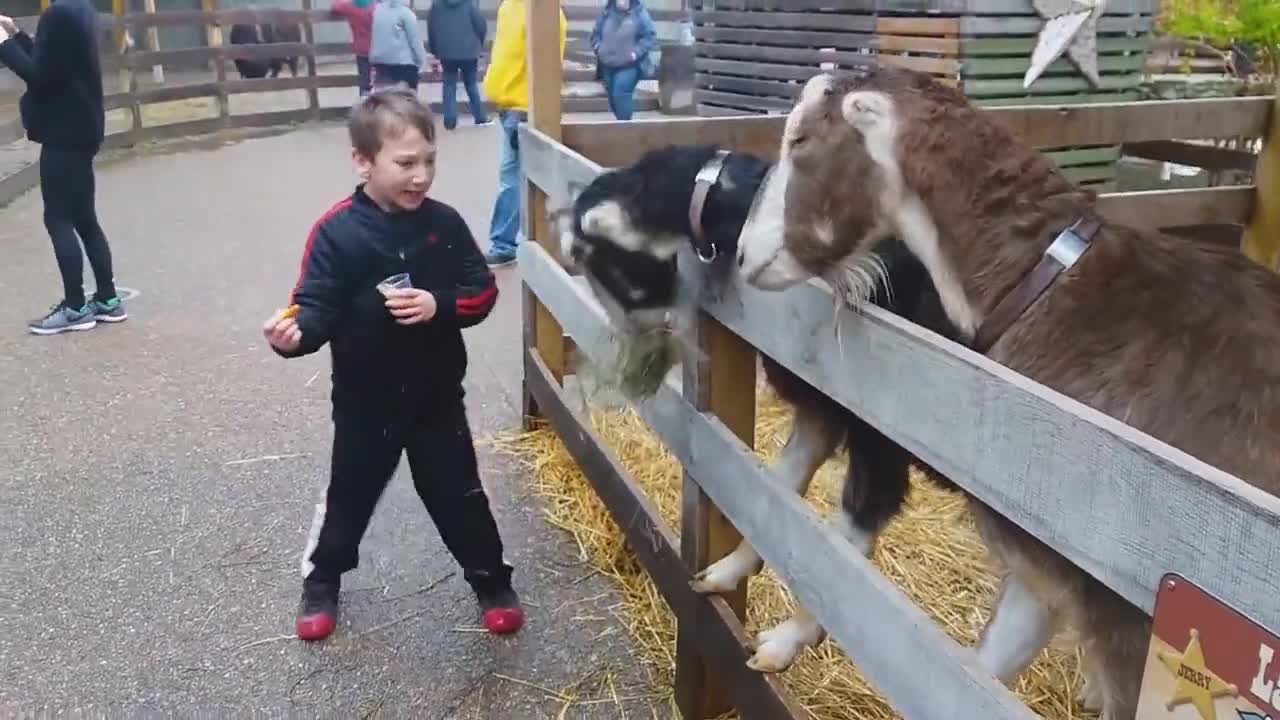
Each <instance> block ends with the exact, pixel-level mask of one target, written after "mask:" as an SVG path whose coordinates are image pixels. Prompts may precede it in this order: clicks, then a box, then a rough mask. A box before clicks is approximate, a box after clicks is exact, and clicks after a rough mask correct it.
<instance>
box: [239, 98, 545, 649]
mask: <svg viewBox="0 0 1280 720" xmlns="http://www.w3.org/2000/svg"><path fill="white" fill-rule="evenodd" d="M434 122H435V120H434V118H433V116H432V113H431V110H430V109H429V108H428V107H427V106H426V105H424V104H422V103H421V102H419V101H418V99H417V98H416V97H414V96H413V94H412V93H409V92H404V91H395V90H392V91H379V92H374V93H371V94H370V95H369V96H368V97H366V98H365V99H364V100H363V101H361V103H360V104H359V105H358V106H357V107H356V108H355V110H354V111H353V112H352V115H351V120H350V134H351V142H352V146H353V148H354V151H355V152H354V157H355V161H356V166H357V168H358V170H359V172H360V175H361V176H362V177H363V178H364V179H365V182H364V183H363V184H361V185H360V186H358V187H357V188H356V190H355V192H354V193H353V194H352V195H351V196H350V197H348V198H346V199H344V200H342V201H341V202H339V203H338V204H336V205H334V206H333V207H332V208H331V209H330V210H329V211H328V212H326V213H325V214H324V215H323V216H322V217H321V218H320V220H319V221H318V222H317V223H316V224H315V227H314V228H312V231H311V235H310V237H309V238H308V239H307V244H306V249H305V250H304V251H303V256H302V270H301V277H300V278H299V281H298V284H297V287H296V288H295V290H294V293H293V297H292V305H291V306H290V307H289V309H288V310H286V311H282V312H278V313H276V314H275V315H273V316H272V317H271V318H270V319H269V320H268V321H267V323H266V325H265V326H264V327H263V334H264V335H265V336H266V338H267V341H268V342H269V343H270V344H271V347H272V348H274V349H275V351H276V352H277V353H278V354H280V355H282V356H284V357H299V356H302V355H306V354H309V353H313V352H315V351H317V350H319V349H320V348H321V346H323V345H324V344H325V343H326V342H327V343H328V344H329V349H330V353H331V355H332V358H333V375H332V376H333V392H332V398H333V420H334V438H333V461H332V470H331V473H332V474H331V476H330V479H329V486H328V490H327V492H326V495H325V499H324V501H323V502H322V503H320V504H319V505H317V506H316V514H315V518H314V520H313V522H312V527H311V536H310V539H309V540H308V542H307V546H306V549H305V550H304V551H303V556H302V576H303V584H302V608H301V611H300V612H299V614H298V618H297V631H298V637H300V638H302V639H304V640H319V639H321V638H324V637H326V636H327V635H329V633H331V632H332V631H333V629H334V627H335V625H336V623H337V609H338V591H339V587H340V578H341V576H342V573H344V572H346V571H348V570H352V569H354V568H355V567H356V564H357V560H358V552H357V551H358V548H359V544H360V540H361V538H362V537H363V536H364V533H365V530H366V529H367V528H368V526H369V519H370V517H371V516H372V514H373V511H374V507H375V506H376V505H377V502H378V499H379V498H380V497H381V495H382V492H383V490H384V489H385V488H386V486H387V482H388V481H390V480H391V476H392V474H393V473H394V472H395V469H396V466H397V465H398V464H399V462H400V456H401V454H402V453H406V452H407V454H408V456H409V467H410V470H411V471H412V474H413V483H414V487H415V488H416V489H417V491H418V495H419V497H421V498H422V502H423V504H424V505H425V506H426V508H427V512H428V513H430V515H431V519H432V520H433V521H434V522H435V525H436V527H437V529H438V530H439V532H440V536H441V538H442V539H443V540H444V543H445V545H446V546H447V547H448V549H449V551H450V552H451V553H452V554H453V557H454V558H455V559H456V560H457V562H458V564H459V565H461V566H462V570H463V576H464V577H465V578H466V581H467V582H468V583H469V584H470V585H471V587H472V590H473V591H474V592H475V594H476V597H477V599H478V600H479V603H480V606H481V608H482V610H483V622H484V625H485V627H487V628H488V629H489V630H490V631H491V632H496V633H507V632H514V631H515V630H517V629H519V628H520V626H521V624H522V623H523V621H524V614H523V611H522V610H521V608H520V601H519V598H518V597H517V595H516V592H515V590H514V589H512V587H511V573H512V567H511V566H510V565H508V564H507V563H506V561H505V560H504V559H503V556H502V539H501V538H500V536H499V534H498V527H497V524H496V523H495V522H494V518H493V515H492V513H491V511H490V508H489V499H488V496H487V495H486V494H485V491H484V488H483V487H482V486H481V484H480V477H479V472H478V469H477V464H476V452H475V447H474V445H473V442H472V438H471V430H470V428H469V427H468V423H467V414H466V408H465V406H464V404H463V390H462V380H463V377H464V375H465V374H466V367H467V352H466V346H465V345H464V343H463V341H462V329H463V328H467V327H471V326H473V325H476V324H477V323H479V322H481V321H482V320H484V319H485V318H486V317H487V316H488V315H489V313H490V312H491V311H492V309H493V306H494V302H495V301H496V299H497V296H498V288H497V286H496V285H495V283H494V277H493V273H492V272H490V271H489V268H488V267H487V266H486V265H485V261H484V256H483V255H482V254H481V253H480V249H479V247H477V246H476V242H475V239H474V238H473V237H472V235H471V232H470V230H469V229H468V228H467V224H466V222H465V221H464V220H463V219H462V217H461V216H460V215H459V214H458V212H457V211H456V210H454V209H453V208H451V207H449V206H448V205H445V204H444V203H441V202H438V201H436V200H433V199H431V198H429V197H427V190H428V189H429V188H430V187H431V182H432V180H433V179H434V177H435V159H436V148H435V142H434V141H435V124H434ZM396 275H400V276H401V280H402V284H401V286H400V287H398V288H389V287H387V286H386V285H384V284H383V283H382V281H383V280H384V279H387V278H389V277H391V276H396ZM404 275H407V278H405V277H403V276H404ZM406 280H407V282H403V281H406ZM404 285H407V287H405V286H404Z"/></svg>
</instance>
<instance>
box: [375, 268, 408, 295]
mask: <svg viewBox="0 0 1280 720" xmlns="http://www.w3.org/2000/svg"><path fill="white" fill-rule="evenodd" d="M411 287H413V282H412V281H411V280H409V273H396V274H395V275H392V276H391V277H389V278H387V279H385V280H383V281H382V282H380V283H378V292H380V293H382V294H383V296H389V295H390V293H391V291H392V290H401V289H404V288H411Z"/></svg>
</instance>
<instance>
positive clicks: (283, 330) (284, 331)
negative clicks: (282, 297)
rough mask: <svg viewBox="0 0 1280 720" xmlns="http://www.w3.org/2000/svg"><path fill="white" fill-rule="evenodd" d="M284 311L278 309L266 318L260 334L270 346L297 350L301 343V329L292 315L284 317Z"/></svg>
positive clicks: (285, 349)
mask: <svg viewBox="0 0 1280 720" xmlns="http://www.w3.org/2000/svg"><path fill="white" fill-rule="evenodd" d="M285 313H286V311H284V310H278V311H276V313H275V314H274V315H272V316H271V317H269V318H267V322H266V323H265V324H263V326H262V335H263V336H264V337H266V338H267V342H269V343H271V345H272V347H274V348H275V349H277V350H279V351H281V352H287V353H291V352H297V350H298V347H299V346H301V345H302V330H301V329H300V328H299V327H298V321H297V320H295V319H294V318H293V317H285Z"/></svg>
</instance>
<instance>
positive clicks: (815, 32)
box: [692, 0, 1156, 190]
mask: <svg viewBox="0 0 1280 720" xmlns="http://www.w3.org/2000/svg"><path fill="white" fill-rule="evenodd" d="M692 5H693V12H692V21H693V24H694V37H695V38H696V40H697V43H696V45H695V48H696V53H697V60H696V64H697V70H698V75H697V86H698V89H697V93H696V99H697V103H698V108H699V114H701V115H708V116H733V115H747V114H758V113H785V112H786V111H787V110H789V109H790V107H791V105H792V103H793V101H794V100H795V98H796V97H797V94H798V93H799V91H800V87H801V83H803V81H804V80H805V79H807V78H809V77H810V76H811V75H812V74H813V73H814V72H815V70H816V69H817V68H819V67H831V68H845V69H850V68H857V67H860V66H866V65H867V64H869V63H873V62H878V63H884V64H893V65H899V66H902V67H907V68H911V69H913V70H918V71H921V72H927V73H929V74H931V75H933V76H935V77H937V78H939V79H941V80H943V81H944V82H949V83H953V84H955V85H957V86H959V87H961V88H962V89H963V90H964V93H965V95H966V96H968V97H969V98H971V99H973V100H974V101H975V102H977V103H978V104H980V105H986V106H996V105H1028V104H1037V105H1039V104H1051V103H1052V104H1064V105H1065V104H1074V103H1082V102H1095V103H1096V102H1118V101H1122V100H1131V99H1136V98H1137V97H1138V89H1139V85H1141V83H1142V77H1143V76H1142V61H1143V57H1144V54H1145V49H1146V44H1147V37H1148V35H1149V34H1150V32H1151V29H1152V27H1153V17H1152V14H1153V12H1154V10H1155V6H1156V0H1111V1H1110V2H1109V3H1108V5H1107V9H1106V12H1105V14H1104V15H1103V16H1102V17H1101V18H1100V19H1099V21H1098V24H1097V33H1098V72H1099V76H1100V79H1101V86H1100V87H1097V88H1095V87H1093V85H1092V84H1090V82H1089V81H1088V80H1087V79H1086V78H1085V77H1084V76H1083V75H1082V74H1081V73H1080V72H1079V71H1078V70H1077V69H1076V68H1075V67H1074V66H1073V65H1071V64H1070V62H1069V61H1068V60H1067V59H1066V58H1065V57H1063V58H1060V59H1059V60H1057V61H1055V62H1054V63H1053V64H1052V65H1050V66H1049V68H1048V69H1047V70H1046V71H1045V72H1044V74H1043V75H1042V76H1041V77H1040V78H1039V79H1037V80H1036V82H1035V83H1033V84H1032V86H1031V87H1030V88H1026V89H1024V88H1023V86H1022V78H1023V74H1024V73H1025V72H1026V70H1027V67H1028V65H1029V64H1030V58H1031V53H1032V50H1033V49H1034V48H1035V45H1036V37H1037V34H1038V33H1039V32H1040V28H1041V27H1042V26H1043V24H1044V20H1043V18H1041V17H1040V16H1039V15H1038V14H1037V13H1036V11H1035V9H1034V8H1033V6H1032V2H1031V0H858V1H857V2H847V3H837V4H835V5H834V6H833V4H832V3H830V2H825V1H824V0H692ZM1119 150H1120V149H1119V147H1117V146H1114V145H1103V146H1084V147H1068V148H1061V149H1059V150H1058V151H1056V152H1050V153H1048V155H1049V157H1050V158H1051V159H1052V160H1053V161H1054V162H1055V163H1057V164H1058V165H1059V167H1061V168H1062V169H1063V172H1064V173H1065V174H1066V175H1067V176H1068V177H1070V178H1071V180H1072V181H1074V182H1077V183H1080V184H1081V185H1085V186H1090V187H1093V188H1095V189H1097V190H1111V189H1114V180H1115V176H1116V161H1117V159H1118V158H1119Z"/></svg>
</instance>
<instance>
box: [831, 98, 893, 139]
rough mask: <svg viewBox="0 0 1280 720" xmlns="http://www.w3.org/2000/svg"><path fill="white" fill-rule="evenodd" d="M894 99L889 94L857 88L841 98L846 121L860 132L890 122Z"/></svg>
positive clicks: (841, 109)
mask: <svg viewBox="0 0 1280 720" xmlns="http://www.w3.org/2000/svg"><path fill="white" fill-rule="evenodd" d="M892 113H893V101H892V100H890V99H889V96H888V95H885V94H884V93H881V92H874V91H870V90H855V91H853V92H851V93H848V94H846V95H845V96H844V97H843V98H842V99H841V100H840V114H841V115H843V116H844V121H845V122H847V123H849V124H850V125H852V126H853V127H854V129H856V130H858V131H860V132H863V133H865V132H868V131H870V130H875V129H876V128H878V127H880V126H882V125H884V124H885V123H887V122H889V121H890V119H891V118H892Z"/></svg>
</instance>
